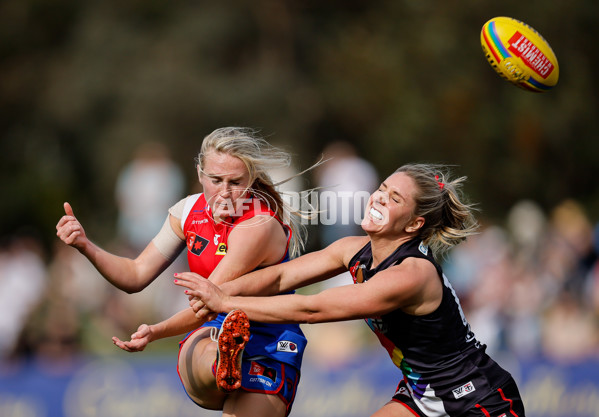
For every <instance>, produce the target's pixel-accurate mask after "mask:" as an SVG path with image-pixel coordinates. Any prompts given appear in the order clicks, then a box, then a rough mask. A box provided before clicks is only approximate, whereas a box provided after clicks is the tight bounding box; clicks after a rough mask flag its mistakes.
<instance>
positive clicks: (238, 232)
mask: <svg viewBox="0 0 599 417" xmlns="http://www.w3.org/2000/svg"><path fill="white" fill-rule="evenodd" d="M237 238H242V239H243V240H247V239H249V241H251V242H254V243H259V242H261V241H262V242H265V241H266V242H269V239H275V238H277V240H278V239H282V238H284V239H285V240H287V236H286V233H285V230H284V228H283V224H282V223H281V222H279V220H278V219H277V218H276V217H274V216H272V215H268V214H257V215H254V216H252V217H249V218H247V219H244V220H242V221H240V222H239V223H237V224H235V226H234V227H233V230H231V233H230V235H229V241H231V239H233V240H235V239H237Z"/></svg>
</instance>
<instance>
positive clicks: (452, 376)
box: [349, 239, 511, 416]
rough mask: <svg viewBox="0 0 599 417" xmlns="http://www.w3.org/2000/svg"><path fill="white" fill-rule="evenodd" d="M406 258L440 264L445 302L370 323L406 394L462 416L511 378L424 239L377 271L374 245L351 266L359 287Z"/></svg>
mask: <svg viewBox="0 0 599 417" xmlns="http://www.w3.org/2000/svg"><path fill="white" fill-rule="evenodd" d="M406 258H421V259H426V260H428V261H429V262H431V263H432V264H433V265H434V266H435V268H436V269H437V272H438V274H439V279H440V280H441V282H442V283H443V298H442V301H441V304H440V305H439V307H438V308H437V309H436V310H435V311H434V312H432V313H430V314H426V315H423V316H414V315H410V314H406V313H404V312H403V311H402V310H400V309H397V310H394V311H392V312H390V313H388V314H385V315H383V316H381V317H372V318H368V319H366V322H367V324H368V326H369V327H370V328H371V329H372V331H373V332H374V333H375V334H376V335H377V337H378V338H379V340H380V342H381V344H382V345H383V347H384V348H385V349H386V350H387V352H388V353H389V356H391V359H392V361H393V363H394V364H395V365H396V366H397V367H398V368H399V369H400V370H401V372H402V373H403V375H404V382H405V384H403V386H404V387H405V386H407V388H408V390H409V392H404V393H403V394H405V395H409V396H411V397H412V399H413V400H414V402H415V403H416V404H417V405H418V407H419V408H420V409H421V411H422V412H423V413H424V414H425V415H427V416H442V415H450V416H453V415H459V414H460V413H461V412H463V411H464V410H466V409H469V408H470V407H472V406H474V405H475V404H477V403H478V402H480V401H481V400H482V399H483V398H484V397H486V396H487V395H489V393H491V392H493V391H495V390H496V389H497V387H499V386H500V385H501V384H503V383H504V382H506V381H507V380H509V379H511V375H510V374H509V373H508V372H506V371H505V370H503V369H502V368H501V367H500V366H499V365H497V364H496V363H495V362H494V361H493V360H492V359H491V358H490V357H489V356H488V355H487V354H486V353H485V349H486V346H485V345H484V344H481V343H480V342H479V341H477V340H476V338H475V336H474V333H473V332H472V331H471V330H470V325H469V324H468V322H467V321H466V318H465V316H464V313H463V311H462V308H461V307H460V302H459V300H458V297H457V295H456V293H455V291H454V290H453V288H452V287H451V284H450V283H449V281H448V280H447V278H446V277H445V275H444V274H443V271H442V269H441V266H440V265H439V264H438V263H437V262H436V261H435V259H434V257H433V254H432V252H431V250H430V248H428V247H427V246H426V245H424V244H423V243H422V242H421V241H420V240H417V239H414V240H411V241H408V242H406V243H404V244H403V245H401V246H400V247H399V248H397V249H396V250H395V252H393V253H392V254H391V255H390V256H389V257H388V258H386V259H385V260H384V261H383V262H382V263H381V264H380V265H378V266H377V267H376V268H371V265H372V250H371V246H370V242H369V243H368V244H366V246H364V247H363V248H362V249H360V251H359V252H358V253H357V254H356V255H354V257H353V258H352V260H351V261H350V263H349V268H350V272H351V274H352V277H353V279H354V283H356V284H360V283H362V282H366V281H368V280H369V279H370V278H372V277H373V276H374V275H375V274H377V273H378V272H380V271H383V270H385V269H387V268H389V267H392V266H394V265H398V264H400V263H401V262H402V261H403V260H404V259H406ZM398 279H399V278H398ZM404 390H405V388H404Z"/></svg>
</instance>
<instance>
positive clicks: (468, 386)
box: [451, 381, 476, 400]
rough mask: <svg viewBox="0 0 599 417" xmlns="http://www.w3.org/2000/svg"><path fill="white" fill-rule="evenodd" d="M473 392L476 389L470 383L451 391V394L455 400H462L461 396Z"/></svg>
mask: <svg viewBox="0 0 599 417" xmlns="http://www.w3.org/2000/svg"><path fill="white" fill-rule="evenodd" d="M474 391H476V389H475V388H474V384H473V383H472V381H470V382H467V383H465V384H464V385H462V386H461V387H458V388H455V389H453V390H451V392H453V396H454V397H455V398H456V400H457V399H458V398H462V397H463V396H465V395H468V394H470V393H471V392H474Z"/></svg>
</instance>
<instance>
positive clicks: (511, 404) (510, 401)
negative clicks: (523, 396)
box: [497, 388, 518, 417]
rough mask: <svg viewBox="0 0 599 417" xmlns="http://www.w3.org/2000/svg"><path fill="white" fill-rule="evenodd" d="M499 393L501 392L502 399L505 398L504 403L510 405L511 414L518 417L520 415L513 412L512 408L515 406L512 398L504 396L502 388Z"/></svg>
mask: <svg viewBox="0 0 599 417" xmlns="http://www.w3.org/2000/svg"><path fill="white" fill-rule="evenodd" d="M497 391H499V394H500V395H501V398H503V401H507V402H509V403H510V414H511V415H513V416H514V417H518V414H516V413H515V412H514V410H512V406H513V404H514V402H513V401H512V400H511V399H510V398H506V397H505V395H504V394H503V390H502V389H501V388H498V389H497Z"/></svg>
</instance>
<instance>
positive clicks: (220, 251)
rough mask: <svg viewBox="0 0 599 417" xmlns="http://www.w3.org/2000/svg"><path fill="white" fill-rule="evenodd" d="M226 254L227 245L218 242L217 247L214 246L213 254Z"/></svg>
mask: <svg viewBox="0 0 599 417" xmlns="http://www.w3.org/2000/svg"><path fill="white" fill-rule="evenodd" d="M226 254H227V245H226V244H225V243H219V244H218V246H217V248H216V253H215V255H221V256H224V255H226Z"/></svg>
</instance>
